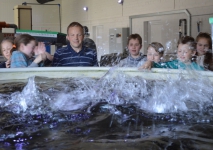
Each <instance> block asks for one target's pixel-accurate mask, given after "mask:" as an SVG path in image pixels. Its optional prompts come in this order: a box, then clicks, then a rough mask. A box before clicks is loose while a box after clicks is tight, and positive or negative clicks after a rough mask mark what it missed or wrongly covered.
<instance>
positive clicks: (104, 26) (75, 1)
mask: <svg viewBox="0 0 213 150" xmlns="http://www.w3.org/2000/svg"><path fill="white" fill-rule="evenodd" d="M23 2H27V3H37V1H36V0H0V21H5V22H6V23H11V24H13V23H14V19H13V18H14V14H13V7H14V6H15V5H21V4H22V3H23ZM37 4H38V3H37ZM47 4H61V17H62V18H61V19H62V25H61V29H62V32H63V33H66V28H67V26H68V24H70V23H71V22H73V21H78V22H80V23H81V24H82V25H86V26H88V28H89V31H90V34H91V36H90V37H91V38H93V40H94V41H96V42H98V47H99V50H98V55H99V57H100V55H103V54H107V53H109V29H111V28H121V27H125V28H126V27H129V17H130V16H134V15H144V14H151V13H158V12H165V11H174V10H184V9H188V10H189V12H190V13H191V21H192V23H191V24H192V26H191V31H192V32H191V35H192V36H194V37H195V36H196V35H197V21H202V23H201V31H203V32H204V31H205V32H210V26H209V24H208V18H209V17H210V16H213V0H124V4H123V5H120V4H118V3H117V0H55V1H53V2H49V3H47ZM31 6H32V11H33V14H32V19H33V20H32V24H33V30H51V31H59V30H60V25H59V12H58V6H55V5H54V6H43V5H31ZM84 6H88V8H89V10H88V11H87V12H85V11H83V7H84ZM171 28H176V27H171ZM97 29H98V31H97V32H98V33H97V32H96V30H97ZM134 30H141V29H137V28H136V29H134ZM95 34H98V36H99V37H100V35H101V37H102V38H101V39H94V37H97V35H95ZM141 34H142V33H141ZM141 36H143V35H141ZM162 44H164V45H165V43H162Z"/></svg>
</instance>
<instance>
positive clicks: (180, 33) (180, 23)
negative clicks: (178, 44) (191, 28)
mask: <svg viewBox="0 0 213 150" xmlns="http://www.w3.org/2000/svg"><path fill="white" fill-rule="evenodd" d="M182 22H184V24H183V25H184V36H185V35H187V20H186V19H180V20H179V38H181V36H182V32H181V26H182Z"/></svg>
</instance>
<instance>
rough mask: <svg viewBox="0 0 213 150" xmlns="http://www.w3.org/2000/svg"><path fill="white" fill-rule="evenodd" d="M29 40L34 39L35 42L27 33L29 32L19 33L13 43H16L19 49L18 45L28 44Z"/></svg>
mask: <svg viewBox="0 0 213 150" xmlns="http://www.w3.org/2000/svg"><path fill="white" fill-rule="evenodd" d="M31 41H35V42H36V39H35V38H34V37H33V36H31V35H29V34H20V35H18V36H17V37H16V38H15V41H14V43H15V45H16V48H17V49H19V48H20V45H21V43H22V44H24V45H27V44H29V43H30V42H31Z"/></svg>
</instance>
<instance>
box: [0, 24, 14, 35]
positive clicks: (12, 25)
mask: <svg viewBox="0 0 213 150" xmlns="http://www.w3.org/2000/svg"><path fill="white" fill-rule="evenodd" d="M2 28H14V29H18V26H17V25H16V24H7V23H6V22H0V33H1V32H2Z"/></svg>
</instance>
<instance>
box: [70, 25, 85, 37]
mask: <svg viewBox="0 0 213 150" xmlns="http://www.w3.org/2000/svg"><path fill="white" fill-rule="evenodd" d="M71 27H80V28H81V29H82V33H83V34H84V27H83V26H82V25H81V24H80V23H78V22H72V23H70V24H69V26H68V27H67V35H68V31H69V28H71Z"/></svg>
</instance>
